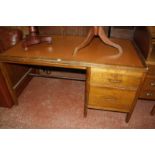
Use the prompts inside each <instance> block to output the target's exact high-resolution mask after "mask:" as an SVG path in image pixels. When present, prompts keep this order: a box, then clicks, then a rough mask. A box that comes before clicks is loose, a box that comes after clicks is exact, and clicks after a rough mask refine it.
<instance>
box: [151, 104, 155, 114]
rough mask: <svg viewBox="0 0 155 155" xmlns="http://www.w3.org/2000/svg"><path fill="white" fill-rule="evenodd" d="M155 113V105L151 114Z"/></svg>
mask: <svg viewBox="0 0 155 155" xmlns="http://www.w3.org/2000/svg"><path fill="white" fill-rule="evenodd" d="M154 114H155V105H154V106H153V108H152V110H151V115H154Z"/></svg>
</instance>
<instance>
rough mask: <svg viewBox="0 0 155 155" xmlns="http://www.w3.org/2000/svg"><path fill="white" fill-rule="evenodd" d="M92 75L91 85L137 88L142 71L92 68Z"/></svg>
mask: <svg viewBox="0 0 155 155" xmlns="http://www.w3.org/2000/svg"><path fill="white" fill-rule="evenodd" d="M90 77H91V78H90V84H91V85H96V86H108V87H112V88H125V89H133V90H136V89H137V88H138V86H139V83H140V80H141V77H142V73H141V72H135V71H128V70H122V69H109V68H103V69H101V68H92V69H91V75H90Z"/></svg>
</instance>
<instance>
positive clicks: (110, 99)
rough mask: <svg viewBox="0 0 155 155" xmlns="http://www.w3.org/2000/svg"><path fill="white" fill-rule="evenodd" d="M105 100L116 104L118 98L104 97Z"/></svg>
mask: <svg viewBox="0 0 155 155" xmlns="http://www.w3.org/2000/svg"><path fill="white" fill-rule="evenodd" d="M102 99H103V100H106V101H109V102H116V100H117V98H115V97H103V98H102Z"/></svg>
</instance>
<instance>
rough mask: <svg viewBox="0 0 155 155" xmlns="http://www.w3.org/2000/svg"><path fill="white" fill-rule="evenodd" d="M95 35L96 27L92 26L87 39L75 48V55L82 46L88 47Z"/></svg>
mask: <svg viewBox="0 0 155 155" xmlns="http://www.w3.org/2000/svg"><path fill="white" fill-rule="evenodd" d="M94 35H95V34H94V29H93V28H91V29H90V30H89V33H88V35H87V37H86V38H85V40H84V41H83V42H82V43H81V44H80V45H79V46H77V47H76V48H75V49H74V52H73V56H74V55H76V53H77V52H78V51H79V50H80V49H81V48H84V47H86V46H87V45H88V44H89V43H90V42H91V40H92V39H93V37H94Z"/></svg>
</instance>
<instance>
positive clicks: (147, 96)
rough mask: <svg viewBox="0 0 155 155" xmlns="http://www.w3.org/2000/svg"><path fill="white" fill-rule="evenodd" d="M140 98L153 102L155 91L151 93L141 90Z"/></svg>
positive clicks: (150, 91)
mask: <svg viewBox="0 0 155 155" xmlns="http://www.w3.org/2000/svg"><path fill="white" fill-rule="evenodd" d="M140 98H144V99H150V100H155V91H153V90H143V91H141V93H140Z"/></svg>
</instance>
